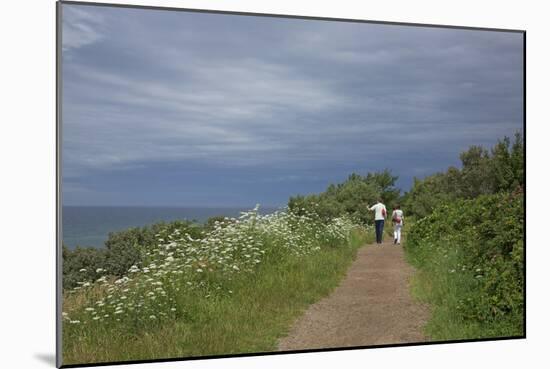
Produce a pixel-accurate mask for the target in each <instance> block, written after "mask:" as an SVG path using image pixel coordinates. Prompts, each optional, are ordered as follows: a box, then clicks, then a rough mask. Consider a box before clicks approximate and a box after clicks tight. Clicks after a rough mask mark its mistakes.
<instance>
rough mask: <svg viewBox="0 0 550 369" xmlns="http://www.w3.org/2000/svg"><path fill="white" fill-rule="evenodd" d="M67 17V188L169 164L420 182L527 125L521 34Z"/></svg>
mask: <svg viewBox="0 0 550 369" xmlns="http://www.w3.org/2000/svg"><path fill="white" fill-rule="evenodd" d="M63 9H64V11H63V17H64V18H63V27H64V29H63V35H64V43H63V48H64V49H63V50H64V53H65V54H64V56H65V55H67V56H69V55H70V58H67V60H66V61H65V60H64V65H63V93H64V96H63V159H64V162H63V171H64V176H66V178H73V179H75V180H76V179H78V180H80V181H85V180H86V178H88V180H90V179H89V178H91V177H90V176H92V174H93V175H97V176H99V175H100V174H98V173H103V174H104V177H103V178H106V179H105V180H106V181H108V178H110V177H109V175H112V173H114V172H117V173H118V172H127V173H138V172H139V173H146V172H147V170H149V171H151V170H152V169H151V168H153V167H158V166H159V165H164V164H168V163H171V164H170V165H176V166H178V165H179V168H180V169H181V170H193V171H194V173H200V168H203V170H204V171H216V170H221V169H222V168H223V169H226V168H231V170H232V172H227V173H225V174H226V177H227V180H232V181H233V182H234V183H237V182H239V181H240V183H252V182H254V181H256V183H285V184H296V185H297V186H298V185H304V184H307V183H313V182H317V183H319V181H322V179H323V178H326V179H327V181H328V180H329V179H330V180H332V179H334V178H345V177H346V176H347V174H348V173H349V172H351V171H359V170H365V171H368V170H377V169H383V168H385V167H392V168H393V169H394V171H395V172H398V174H399V173H406V174H405V175H406V176H408V178H412V176H413V175H416V174H415V173H426V172H429V168H431V169H432V170H434V171H435V170H441V169H444V168H445V167H446V166H448V165H455V163H456V160H457V157H458V153H459V152H460V151H462V150H464V149H466V148H467V147H468V146H469V145H471V144H484V145H492V144H493V143H494V142H495V141H496V139H498V138H500V137H502V136H503V135H511V134H513V133H514V131H516V130H518V129H519V130H521V128H522V121H523V90H522V86H523V79H522V78H523V76H522V70H523V59H522V58H523V54H522V38H521V35H520V34H513V33H503V32H487V31H468V30H456V29H440V28H420V27H405V26H389V25H375V24H364V23H361V24H359V23H342V22H316V21H307V20H295V19H283V18H266V17H262V18H255V17H236V16H228V15H213V14H204V13H185V12H163V11H147V10H137V9H124V8H108V7H90V6H78V5H64V6H63ZM264 171H266V172H267V173H264ZM269 172H271V173H272V174H269ZM254 173H262V177H261V178H255V177H254ZM98 178H99V177H98ZM318 180H319V181H318ZM205 183H206V182H203V183H199V182H197V183H196V188H195V191H198V190H197V188H198V187H200V186H201V185H203V186H204V185H205ZM304 186H305V185H304ZM285 188H286V187H285ZM293 188H299V187H293ZM300 188H301V189H302V190H307V186H305V187H300ZM312 188H313V187H312ZM287 190H289V191H290V190H292V188H291V187H289V188H288V189H287ZM190 192H193V191H192V190H190ZM235 196H237V197H238V195H237V194H235ZM243 196H244V195H243Z"/></svg>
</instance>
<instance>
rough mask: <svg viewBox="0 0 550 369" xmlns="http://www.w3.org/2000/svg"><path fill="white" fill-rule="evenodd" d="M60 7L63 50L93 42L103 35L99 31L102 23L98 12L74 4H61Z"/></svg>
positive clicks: (66, 50)
mask: <svg viewBox="0 0 550 369" xmlns="http://www.w3.org/2000/svg"><path fill="white" fill-rule="evenodd" d="M62 9H63V15H62V17H63V31H62V41H63V45H62V48H63V51H64V52H68V51H70V50H72V49H78V48H80V47H83V46H86V45H90V44H93V43H95V42H97V41H99V40H101V39H102V38H103V37H104V35H103V33H102V32H101V27H102V26H103V24H104V23H103V18H102V17H101V15H100V14H98V13H95V12H93V11H89V10H88V9H86V8H82V7H76V6H63V8H62Z"/></svg>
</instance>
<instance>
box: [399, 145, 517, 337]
mask: <svg viewBox="0 0 550 369" xmlns="http://www.w3.org/2000/svg"><path fill="white" fill-rule="evenodd" d="M461 158H462V161H463V163H464V168H462V169H461V170H458V169H453V168H451V169H449V171H448V172H447V173H445V174H436V175H434V176H430V177H428V178H426V179H425V180H424V181H417V182H416V183H415V186H414V187H413V190H412V191H411V192H410V193H409V194H408V195H407V197H406V203H407V204H408V206H409V207H410V209H411V212H413V213H414V211H413V209H415V211H416V214H417V216H418V217H419V218H420V219H419V220H418V221H416V222H415V223H414V225H413V226H412V229H411V230H410V232H409V233H408V237H407V239H406V245H405V250H406V254H407V257H408V259H409V261H410V262H411V263H412V264H413V265H414V266H416V267H417V269H418V270H419V272H418V273H417V275H416V277H415V279H414V281H413V292H414V294H415V295H416V296H418V297H419V298H420V299H421V300H422V301H425V302H427V303H429V304H430V305H431V307H432V317H431V320H430V321H429V323H428V325H427V327H426V331H427V333H428V334H429V336H431V338H433V339H436V340H448V339H468V338H488V337H503V336H522V335H523V334H524V329H525V327H524V326H523V315H524V300H523V294H524V289H523V288H524V243H523V237H524V232H525V231H524V196H523V188H524V181H523V145H522V144H521V140H520V138H519V136H516V142H515V143H514V145H513V146H512V147H511V148H510V146H509V140H508V139H504V140H503V141H500V142H499V143H498V144H497V145H496V146H495V147H494V148H493V150H492V151H491V154H490V155H489V154H488V153H487V151H485V150H483V149H481V148H478V147H472V148H470V150H468V151H467V152H465V153H463V154H462V155H461ZM436 204H439V205H436ZM425 214H427V215H425ZM422 216H423V217H422Z"/></svg>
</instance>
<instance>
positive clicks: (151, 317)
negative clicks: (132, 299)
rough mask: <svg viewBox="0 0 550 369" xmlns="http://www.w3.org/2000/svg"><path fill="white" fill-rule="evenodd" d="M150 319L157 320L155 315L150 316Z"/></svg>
mask: <svg viewBox="0 0 550 369" xmlns="http://www.w3.org/2000/svg"><path fill="white" fill-rule="evenodd" d="M149 319H157V317H156V316H154V315H149Z"/></svg>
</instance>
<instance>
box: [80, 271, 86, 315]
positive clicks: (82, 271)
mask: <svg viewBox="0 0 550 369" xmlns="http://www.w3.org/2000/svg"><path fill="white" fill-rule="evenodd" d="M85 271H86V268H82V269H80V270H79V272H82V273H83V272H85ZM79 323H80V322H79Z"/></svg>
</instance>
